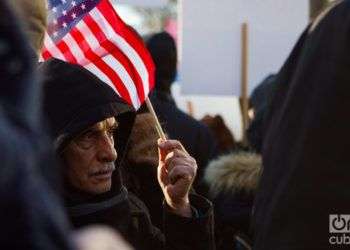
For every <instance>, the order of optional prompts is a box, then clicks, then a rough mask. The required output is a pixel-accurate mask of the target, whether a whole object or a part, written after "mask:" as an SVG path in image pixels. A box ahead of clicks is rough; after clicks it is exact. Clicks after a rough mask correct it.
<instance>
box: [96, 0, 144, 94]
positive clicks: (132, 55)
mask: <svg viewBox="0 0 350 250" xmlns="http://www.w3.org/2000/svg"><path fill="white" fill-rule="evenodd" d="M103 2H105V1H104V0H102V1H101V3H100V4H99V5H98V6H97V8H95V9H93V10H92V11H91V16H92V17H93V18H94V19H95V20H96V21H97V22H98V23H99V24H101V25H103V26H102V27H104V31H105V34H106V36H107V37H108V39H109V40H111V41H112V42H113V43H114V44H116V45H117V46H118V47H119V48H120V49H121V51H123V53H124V54H125V55H126V56H127V57H128V58H129V59H130V61H131V62H132V64H133V65H134V66H135V68H137V71H138V72H139V75H140V76H141V78H142V82H143V86H144V92H145V93H148V92H149V85H148V84H149V74H148V71H147V68H146V65H145V63H144V61H143V60H142V59H141V57H140V55H139V53H138V52H137V51H136V50H137V47H134V46H132V45H130V44H129V43H128V42H129V41H127V40H125V39H124V38H123V37H122V36H120V33H117V32H116V31H115V29H114V28H115V27H113V26H112V25H111V22H112V20H108V19H110V16H109V17H107V16H105V15H106V14H109V15H110V14H111V13H104V14H102V13H101V11H100V6H101V5H102V3H103ZM102 10H103V9H102ZM109 12H111V11H109ZM112 13H113V12H112ZM114 26H115V25H114Z"/></svg>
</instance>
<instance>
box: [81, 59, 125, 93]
mask: <svg viewBox="0 0 350 250" xmlns="http://www.w3.org/2000/svg"><path fill="white" fill-rule="evenodd" d="M85 68H86V69H87V70H89V71H90V72H91V73H93V74H94V75H96V76H97V77H98V78H100V79H101V81H103V82H105V83H107V84H108V85H109V86H110V87H111V88H112V89H113V90H114V91H115V92H116V93H117V94H118V95H119V96H121V95H120V93H119V92H118V90H117V89H116V88H115V86H114V84H113V83H112V81H111V79H109V77H108V76H107V75H106V74H105V73H103V72H102V71H101V70H100V69H99V68H97V66H96V65H95V64H93V63H89V64H87V65H86V66H85Z"/></svg>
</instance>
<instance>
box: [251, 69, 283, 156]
mask: <svg viewBox="0 0 350 250" xmlns="http://www.w3.org/2000/svg"><path fill="white" fill-rule="evenodd" d="M276 88H277V80H276V75H275V74H270V75H269V76H267V77H266V78H265V79H264V80H263V81H262V82H261V83H260V84H259V85H258V86H257V87H256V88H255V89H254V90H253V92H252V94H251V96H250V111H251V112H252V114H253V115H252V117H250V118H251V123H250V125H249V127H248V130H247V137H248V141H249V144H250V147H251V149H252V150H253V151H255V152H257V153H261V151H262V145H263V139H264V134H265V132H266V131H264V126H263V124H264V120H265V118H266V116H267V114H268V110H269V108H270V106H271V102H272V99H273V97H274V94H275V91H276Z"/></svg>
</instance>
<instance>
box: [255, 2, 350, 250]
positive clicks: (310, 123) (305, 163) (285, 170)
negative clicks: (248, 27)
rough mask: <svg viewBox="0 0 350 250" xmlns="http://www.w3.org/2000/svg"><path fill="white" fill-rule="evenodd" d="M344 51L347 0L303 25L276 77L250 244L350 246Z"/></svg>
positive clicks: (348, 79) (349, 34)
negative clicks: (349, 234)
mask: <svg viewBox="0 0 350 250" xmlns="http://www.w3.org/2000/svg"><path fill="white" fill-rule="evenodd" d="M349 54H350V1H348V0H346V1H337V2H336V3H335V5H334V6H333V7H332V8H330V9H328V10H327V11H326V12H325V13H323V14H321V15H320V16H319V17H318V18H317V19H316V20H315V21H314V22H313V23H312V24H311V25H310V26H309V27H308V28H307V29H306V30H305V32H304V33H303V35H302V36H301V38H300V39H299V41H298V43H297V44H296V46H295V48H294V49H293V51H292V53H291V55H290V56H289V58H288V60H287V62H286V63H285V65H284V66H283V67H282V69H281V71H280V72H279V74H278V75H277V78H276V81H277V89H276V92H275V96H274V99H273V101H272V104H271V107H270V108H269V114H268V117H267V118H266V121H265V125H264V126H265V129H264V131H267V132H266V134H265V136H264V144H263V166H264V171H263V174H262V178H261V182H260V186H259V189H258V194H257V198H256V202H255V209H254V211H255V212H254V225H255V230H256V234H255V236H256V237H255V249H258V250H279V249H298V250H301V249H305V250H306V249H318V250H319V249H335V248H337V249H338V247H344V248H345V247H346V248H348V245H346V244H347V243H346V242H347V241H348V240H347V237H349V236H348V235H347V234H341V233H340V232H341V230H340V229H345V230H348V227H347V226H345V225H349V224H348V222H349V221H348V220H347V219H346V220H345V219H344V217H342V216H341V215H342V214H349V211H350V191H349V190H350V189H349V185H350V184H349V175H350V168H349V148H350V129H349V128H350V118H349V115H348V113H349V107H350V84H349V83H350V73H349V72H350V71H349V69H350V57H349ZM332 215H339V216H332ZM345 218H346V217H345ZM334 225H335V226H334ZM344 237H345V239H344Z"/></svg>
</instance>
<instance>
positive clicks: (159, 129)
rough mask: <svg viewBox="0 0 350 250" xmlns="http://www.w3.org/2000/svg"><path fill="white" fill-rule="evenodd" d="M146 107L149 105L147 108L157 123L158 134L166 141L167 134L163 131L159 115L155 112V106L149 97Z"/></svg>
mask: <svg viewBox="0 0 350 250" xmlns="http://www.w3.org/2000/svg"><path fill="white" fill-rule="evenodd" d="M145 102H146V105H147V108H148V110H149V112H151V114H152V116H153V118H154V121H155V123H156V130H157V133H158V136H159V137H160V138H161V139H163V140H166V139H167V138H166V136H165V133H164V131H163V128H162V126H160V122H159V119H158V117H157V114H156V112H155V111H154V108H153V105H152V103H151V101H150V100H149V97H147V98H146V101H145Z"/></svg>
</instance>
